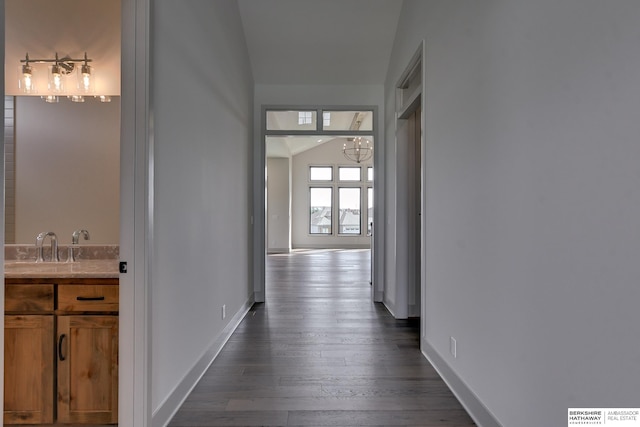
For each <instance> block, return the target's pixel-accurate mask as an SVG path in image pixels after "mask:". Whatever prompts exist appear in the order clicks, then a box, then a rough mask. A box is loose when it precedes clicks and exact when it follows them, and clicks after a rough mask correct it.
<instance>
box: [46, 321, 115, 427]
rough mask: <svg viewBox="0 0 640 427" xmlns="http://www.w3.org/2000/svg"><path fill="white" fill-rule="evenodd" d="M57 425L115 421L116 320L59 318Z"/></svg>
mask: <svg viewBox="0 0 640 427" xmlns="http://www.w3.org/2000/svg"><path fill="white" fill-rule="evenodd" d="M57 344H58V362H57V363H58V421H59V422H61V423H103V424H108V423H116V422H117V421H118V316H94V315H86V316H59V317H58V343H57Z"/></svg>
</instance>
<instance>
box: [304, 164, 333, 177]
mask: <svg viewBox="0 0 640 427" xmlns="http://www.w3.org/2000/svg"><path fill="white" fill-rule="evenodd" d="M309 181H333V168H332V167H331V166H310V167H309Z"/></svg>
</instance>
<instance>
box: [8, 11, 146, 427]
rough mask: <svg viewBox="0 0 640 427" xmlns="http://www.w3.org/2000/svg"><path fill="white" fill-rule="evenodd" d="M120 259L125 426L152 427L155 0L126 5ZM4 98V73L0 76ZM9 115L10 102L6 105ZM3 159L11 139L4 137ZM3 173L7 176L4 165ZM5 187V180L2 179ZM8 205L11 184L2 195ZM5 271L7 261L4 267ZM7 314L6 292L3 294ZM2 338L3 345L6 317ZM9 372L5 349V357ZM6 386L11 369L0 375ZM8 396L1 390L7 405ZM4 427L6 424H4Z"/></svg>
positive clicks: (122, 415) (120, 393)
mask: <svg viewBox="0 0 640 427" xmlns="http://www.w3.org/2000/svg"><path fill="white" fill-rule="evenodd" d="M121 10H122V17H121V19H122V54H121V55H122V75H121V76H122V81H121V84H122V88H121V98H120V100H121V113H120V114H121V124H120V132H121V154H120V156H121V165H120V167H121V172H120V173H121V177H120V192H121V194H120V202H121V206H120V215H121V225H120V259H121V260H124V261H127V262H128V267H129V268H128V272H127V273H126V274H120V317H119V323H120V328H119V329H120V335H119V381H118V384H119V385H118V388H119V389H118V401H119V402H118V407H119V408H118V409H119V411H118V418H119V419H118V423H119V425H128V426H133V427H146V426H148V425H150V423H151V405H150V402H151V398H150V397H151V396H150V390H151V387H150V368H151V363H150V362H151V358H150V354H149V351H148V349H149V344H150V325H151V323H150V309H149V308H150V304H149V297H150V292H149V287H148V283H149V274H148V272H149V260H150V251H149V249H150V248H151V247H152V246H151V243H152V237H153V234H152V233H151V230H152V228H151V226H152V224H153V222H152V216H151V215H152V213H153V211H152V206H153V187H152V183H153V175H152V171H153V169H152V167H151V166H152V165H153V150H152V146H153V144H152V138H151V135H152V132H151V129H152V127H151V123H152V122H151V119H150V117H151V114H150V111H151V108H150V101H149V91H148V87H149V82H150V73H149V50H150V49H149V17H150V15H151V14H150V1H149V0H122V3H121ZM4 11H5V7H4V0H0V20H1V22H2V27H1V31H0V45H1V47H0V52H1V56H2V58H4V25H5V13H4ZM0 77H1V78H0V85H1V86H0V87H1V88H2V93H4V80H5V79H4V77H5V76H4V68H2V70H1V71H0ZM2 109H3V110H4V103H3V106H2ZM0 147H1V148H0V149H1V150H2V151H1V152H2V153H3V154H4V135H1V136H0ZM0 163H2V166H0V171H2V173H3V176H4V162H0ZM3 182H4V178H3ZM0 192H1V193H0V194H2V198H3V200H4V185H3V186H2V189H0ZM4 214H5V212H4V207H2V208H0V216H1V217H2V220H3V221H2V225H1V226H0V238H1V239H2V241H3V242H4ZM0 267H2V270H3V271H4V257H2V258H1V260H0ZM0 304H2V306H3V307H4V292H2V293H0ZM0 322H2V328H0V338H1V339H2V341H3V342H4V316H3V317H2V320H0ZM0 362H1V363H2V366H4V347H3V348H2V350H0ZM0 381H2V382H4V370H0ZM3 401H4V399H3V390H2V389H0V405H2V402H3ZM0 425H2V420H1V419H0Z"/></svg>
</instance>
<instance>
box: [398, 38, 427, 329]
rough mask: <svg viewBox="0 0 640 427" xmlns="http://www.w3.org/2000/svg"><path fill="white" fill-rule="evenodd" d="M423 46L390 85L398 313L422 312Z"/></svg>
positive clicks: (412, 314) (403, 315)
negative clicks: (393, 85) (393, 97)
mask: <svg viewBox="0 0 640 427" xmlns="http://www.w3.org/2000/svg"><path fill="white" fill-rule="evenodd" d="M423 49H424V43H422V44H421V45H420V47H419V48H418V50H417V51H416V53H415V54H414V56H413V58H412V59H411V60H410V61H409V64H408V65H407V67H406V68H405V71H404V73H403V74H402V76H401V78H400V79H399V81H398V83H397V85H396V113H397V120H396V176H397V182H396V206H395V209H396V229H395V232H396V247H395V249H396V254H397V264H396V276H395V279H396V306H395V314H396V317H398V318H418V317H423V318H424V316H422V310H423V308H424V306H425V304H424V301H422V295H424V288H423V287H424V286H425V283H424V277H425V276H424V253H425V250H424V248H425V232H424V231H425V230H424V218H423V216H422V212H424V204H425V197H424V180H425V150H424V135H423V108H422V102H423V93H422V91H423V73H424V67H423V63H422V58H423V57H424V56H423ZM422 329H423V330H424V325H423V328H422Z"/></svg>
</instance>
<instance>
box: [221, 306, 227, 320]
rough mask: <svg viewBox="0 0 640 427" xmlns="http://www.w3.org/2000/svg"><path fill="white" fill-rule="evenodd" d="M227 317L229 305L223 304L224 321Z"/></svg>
mask: <svg viewBox="0 0 640 427" xmlns="http://www.w3.org/2000/svg"><path fill="white" fill-rule="evenodd" d="M225 317H227V305H226V304H222V318H223V319H224V318H225Z"/></svg>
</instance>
